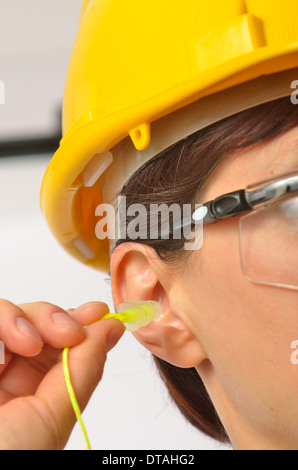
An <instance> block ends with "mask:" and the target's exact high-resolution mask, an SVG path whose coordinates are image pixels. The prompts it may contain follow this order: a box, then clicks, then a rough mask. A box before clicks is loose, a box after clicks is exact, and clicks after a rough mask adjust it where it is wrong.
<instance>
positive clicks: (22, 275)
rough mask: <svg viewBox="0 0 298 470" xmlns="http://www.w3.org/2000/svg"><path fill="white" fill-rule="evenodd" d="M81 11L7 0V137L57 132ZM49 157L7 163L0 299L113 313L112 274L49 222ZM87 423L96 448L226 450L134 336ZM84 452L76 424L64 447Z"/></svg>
mask: <svg viewBox="0 0 298 470" xmlns="http://www.w3.org/2000/svg"><path fill="white" fill-rule="evenodd" d="M80 4H81V1H80V0H59V1H58V0H52V1H51V2H46V1H44V0H26V1H24V0H15V1H10V2H6V1H4V0H0V80H3V81H4V82H5V87H6V103H5V105H1V106H0V140H1V138H2V139H7V138H10V139H11V138H14V137H20V136H23V137H24V136H26V137H31V136H37V135H46V134H49V135H50V134H51V133H52V132H53V130H54V129H55V126H56V125H57V123H56V111H57V108H59V106H60V105H61V99H62V95H63V86H64V79H65V73H66V70H67V63H68V58H69V54H70V50H71V45H72V43H73V40H74V37H75V32H76V28H77V22H78V16H79V11H80ZM0 145H1V143H0ZM50 157H51V156H50V155H39V156H32V157H24V156H20V157H10V158H0V298H5V299H8V300H10V301H12V302H14V303H24V302H31V301H38V300H43V301H48V302H52V303H54V304H56V305H59V306H60V307H62V308H65V309H66V308H70V307H77V306H78V305H80V304H82V303H84V302H88V301H92V300H101V301H104V302H106V303H108V305H109V306H110V308H111V309H112V307H113V305H112V301H111V294H110V288H109V286H108V285H106V284H105V282H104V277H105V275H103V274H102V273H100V272H96V271H94V270H92V269H90V268H87V267H85V266H83V265H81V264H80V263H79V262H77V261H76V260H74V259H72V258H71V257H70V256H69V255H68V254H67V253H65V252H64V251H63V250H62V248H61V247H60V246H59V245H58V244H57V242H56V240H54V238H53V237H52V235H51V233H50V231H49V229H48V227H47V225H46V223H45V221H44V219H43V217H42V214H41V212H40V208H39V190H40V185H41V180H42V177H43V174H44V172H45V170H46V167H47V165H48V163H49V160H50ZM0 314H1V312H0ZM84 421H85V424H86V427H87V431H88V434H89V437H90V440H91V444H92V448H93V449H110V450H113V449H121V450H123V449H152V450H153V449H154V450H163V449H172V450H174V449H185V450H193V449H225V447H223V446H220V445H219V444H218V443H216V442H214V441H212V440H211V439H208V438H206V437H204V436H203V435H202V434H201V433H199V432H198V431H197V430H196V429H195V428H193V427H192V426H191V425H190V424H188V423H187V422H186V421H185V419H184V418H183V417H182V416H181V415H180V412H179V411H178V410H177V409H176V407H175V406H174V405H173V404H172V403H171V401H170V399H169V396H168V392H167V391H166V390H165V388H164V386H163V384H162V382H161V379H160V378H159V376H158V374H157V372H156V370H155V366H154V364H153V361H152V359H151V356H150V354H149V353H148V352H147V351H146V350H144V349H143V348H142V347H141V346H140V345H139V344H138V343H137V342H136V341H135V339H134V338H133V337H132V336H131V335H130V334H129V333H125V335H124V337H123V338H122V339H121V341H120V343H119V344H118V345H117V347H116V348H115V349H114V350H113V351H111V352H110V353H109V356H108V361H107V364H106V368H105V372H104V377H103V380H102V382H101V383H100V385H99V387H98V388H97V390H96V392H95V393H94V395H93V397H92V399H91V401H90V403H89V405H88V407H87V409H86V411H85V413H84ZM16 424H17V423H16ZM0 425H1V423H0ZM84 448H85V444H84V440H83V437H82V435H81V432H80V428H79V427H78V425H77V426H76V427H75V430H74V432H73V434H72V436H71V438H70V440H69V443H68V445H67V447H66V449H84Z"/></svg>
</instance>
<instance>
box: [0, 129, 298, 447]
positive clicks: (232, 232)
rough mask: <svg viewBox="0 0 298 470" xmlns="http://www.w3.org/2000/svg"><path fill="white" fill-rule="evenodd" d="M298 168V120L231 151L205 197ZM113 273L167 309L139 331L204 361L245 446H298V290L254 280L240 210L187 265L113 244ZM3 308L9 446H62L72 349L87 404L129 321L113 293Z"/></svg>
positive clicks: (164, 348) (170, 355) (1, 432)
mask: <svg viewBox="0 0 298 470" xmlns="http://www.w3.org/2000/svg"><path fill="white" fill-rule="evenodd" d="M297 167H298V128H296V129H294V130H293V131H291V132H289V133H288V134H286V135H285V136H283V137H281V138H278V139H275V140H274V141H272V142H271V143H269V144H268V143H267V144H266V145H263V146H261V147H258V148H257V149H254V150H249V151H244V152H242V153H241V154H237V155H230V156H228V157H226V158H225V159H224V160H223V161H222V162H221V164H220V165H219V166H218V167H217V169H216V170H215V171H214V173H213V174H212V176H211V177H210V180H209V184H208V186H207V190H206V193H205V200H204V201H198V202H205V201H207V200H210V199H213V198H215V197H217V196H219V195H221V194H223V193H225V192H227V191H233V190H236V189H239V188H242V187H245V186H246V185H247V184H250V183H253V182H255V181H258V180H262V179H266V178H268V177H270V176H272V175H274V174H278V173H283V172H286V171H290V170H292V169H295V168H297ZM293 256H295V253H293ZM111 276H112V290H113V297H114V303H115V306H116V307H117V306H118V304H119V303H121V302H124V301H134V300H146V299H148V300H149V299H150V300H157V301H159V302H160V303H161V305H162V315H161V317H160V318H159V319H158V320H156V321H154V322H152V323H151V324H149V325H148V326H146V327H144V328H142V329H141V330H139V331H138V332H136V333H135V336H136V338H137V339H138V340H139V341H140V342H141V343H142V344H143V345H144V346H145V347H146V348H147V349H149V350H150V351H152V352H153V353H154V354H156V355H157V356H159V357H161V358H163V359H165V360H167V361H168V362H170V363H172V364H175V365H177V366H179V367H196V369H197V371H198V373H199V374H200V376H201V377H202V379H203V381H204V383H205V386H206V388H207V390H208V392H209V394H210V397H211V399H212V401H213V402H214V404H215V407H216V409H217V412H218V414H219V416H220V418H221V420H222V422H223V424H224V426H225V428H226V430H227V432H228V434H229V436H230V439H231V441H232V443H233V445H234V447H235V448H236V449H250V450H252V449H298V430H297V426H296V423H297V420H298V405H297V399H296V397H297V385H298V378H297V377H298V376H297V366H295V365H293V364H292V363H291V361H290V355H291V350H290V345H291V343H292V342H293V341H294V340H296V339H297V337H298V333H296V330H297V318H296V317H297V309H298V294H297V292H294V291H289V290H286V289H279V288H273V287H265V286H259V285H255V284H252V283H250V282H249V281H247V280H246V279H245V277H244V276H243V274H242V271H241V267H240V259H239V253H238V224H237V220H236V219H233V220H229V221H225V222H221V223H220V224H218V225H212V226H209V227H208V229H207V231H206V233H205V236H204V245H203V248H202V249H201V250H200V251H194V252H191V254H190V256H189V258H188V260H187V262H186V263H183V265H182V266H179V265H177V264H175V265H166V264H165V263H164V262H163V261H161V260H160V259H159V258H158V257H157V255H156V253H155V252H154V250H152V249H151V248H149V247H148V246H146V245H142V244H137V243H125V244H122V245H120V246H119V247H117V249H116V250H115V251H114V252H113V255H112V259H111ZM0 312H1V315H0V338H1V340H2V341H3V342H4V343H5V353H6V355H5V364H4V365H0V422H1V428H0V449H1V450H3V449H12V450H13V449H62V448H63V447H64V446H65V444H66V442H67V440H68V438H69V435H70V433H71V431H72V428H73V426H74V424H75V422H76V420H75V416H74V413H73V410H72V407H71V405H70V402H69V397H68V394H67V391H66V387H65V382H64V376H63V371H62V364H61V352H62V349H63V348H64V347H66V346H68V347H71V350H70V355H69V359H70V369H71V370H70V371H71V376H72V381H73V385H74V389H75V390H76V394H77V398H78V402H79V403H80V406H81V409H82V410H83V409H84V407H85V406H86V404H87V402H88V400H89V398H90V397H91V395H92V393H93V391H94V389H95V388H96V386H97V384H98V382H99V381H100V379H101V377H102V373H103V367H104V363H105V361H106V357H107V353H108V351H109V350H110V349H111V348H113V347H114V346H115V345H116V343H117V342H118V340H119V339H120V337H121V336H122V334H123V333H124V331H125V328H124V326H123V325H122V323H120V322H119V321H117V320H112V319H110V320H103V321H99V320H100V319H101V318H102V317H103V316H104V315H105V314H106V313H107V312H108V306H107V305H106V304H104V303H101V302H91V303H88V304H85V305H82V306H80V307H78V308H77V309H69V310H67V311H64V310H62V309H61V308H59V307H57V306H55V305H52V304H49V303H46V302H35V303H29V304H23V305H14V304H12V303H11V302H8V301H7V300H1V299H0ZM57 313H58V315H57ZM54 320H55V321H56V323H55V321H54ZM57 320H58V324H57ZM83 325H88V327H87V328H85V329H83V328H82V327H83ZM82 364H84V367H82ZM28 429H30V432H28Z"/></svg>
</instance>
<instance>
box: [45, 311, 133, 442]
mask: <svg viewBox="0 0 298 470" xmlns="http://www.w3.org/2000/svg"><path fill="white" fill-rule="evenodd" d="M124 331H125V327H124V325H123V324H122V323H121V322H120V321H119V320H115V319H108V320H100V321H97V322H95V323H93V324H91V325H90V326H88V327H86V333H87V336H86V339H84V341H82V342H81V343H80V344H79V345H77V346H75V347H73V348H71V349H70V350H69V371H70V378H71V381H72V385H73V388H74V390H75V394H76V397H77V401H78V404H79V406H80V409H81V411H83V409H84V408H85V406H86V405H87V403H88V401H89V399H90V397H91V395H92V393H93V392H94V390H95V388H96V387H97V385H98V383H99V381H100V380H101V378H102V375H103V370H104V365H105V362H106V358H107V353H108V352H109V351H110V350H111V349H112V348H113V347H114V346H115V345H116V344H117V343H118V341H119V339H120V338H121V336H122V335H123V333H124ZM36 397H37V398H39V399H42V403H43V404H45V405H46V406H45V407H44V409H43V413H45V414H44V419H47V420H48V422H51V423H52V424H53V426H52V428H53V433H54V436H53V439H54V441H55V442H56V444H55V445H54V447H57V445H58V448H63V447H64V446H65V444H66V442H67V440H68V438H69V435H70V433H71V431H72V428H73V426H74V424H75V423H76V418H75V414H74V411H73V409H72V406H71V403H70V399H69V396H68V392H67V388H66V384H65V378H64V373H63V367H62V361H61V362H59V363H58V364H56V365H55V366H54V367H53V368H52V369H51V370H50V371H49V373H48V374H47V375H46V376H45V378H44V379H43V381H42V382H41V384H40V386H39V387H38V390H37V392H36Z"/></svg>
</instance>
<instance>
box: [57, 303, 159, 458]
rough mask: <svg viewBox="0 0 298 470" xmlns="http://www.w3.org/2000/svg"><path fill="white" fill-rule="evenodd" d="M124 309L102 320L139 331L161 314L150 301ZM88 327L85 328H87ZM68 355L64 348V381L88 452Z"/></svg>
mask: <svg viewBox="0 0 298 470" xmlns="http://www.w3.org/2000/svg"><path fill="white" fill-rule="evenodd" d="M122 308H123V311H122V312H119V313H114V312H110V313H107V314H106V315H105V316H104V317H102V318H101V320H106V319H108V318H115V319H116V320H120V321H121V322H122V323H123V324H124V325H125V327H126V328H127V329H128V330H129V331H136V330H137V329H139V328H141V327H143V326H145V325H147V324H148V323H150V322H151V321H152V320H154V319H156V318H157V317H158V316H159V315H160V314H161V306H160V304H159V303H158V302H155V301H150V300H149V301H144V300H138V301H135V302H127V303H123V304H120V305H119V310H122ZM86 326H87V325H86ZM86 326H84V328H86ZM68 353H69V348H64V350H63V354H62V364H63V372H64V379H65V383H66V387H67V390H68V394H69V398H70V402H71V404H72V407H73V410H74V413H75V415H76V418H77V420H78V422H79V424H80V426H81V429H82V432H83V435H84V439H85V441H86V445H87V450H91V445H90V441H89V438H88V434H87V431H86V428H85V425H84V422H83V419H82V414H81V410H80V407H79V404H78V401H77V399H76V395H75V392H74V388H73V386H72V383H71V378H70V372H69V360H68Z"/></svg>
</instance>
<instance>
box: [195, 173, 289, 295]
mask: <svg viewBox="0 0 298 470" xmlns="http://www.w3.org/2000/svg"><path fill="white" fill-rule="evenodd" d="M239 216H240V218H239V249H240V259H241V266H242V271H243V273H244V275H245V277H246V278H247V279H248V280H249V281H251V282H254V283H257V284H262V285H268V286H275V287H282V288H287V289H293V290H298V272H297V271H298V270H297V268H298V169H297V170H295V171H293V172H291V173H287V174H283V175H280V176H279V177H275V178H272V179H268V180H265V181H261V182H259V183H256V184H254V185H250V186H248V187H247V188H246V189H242V190H239V191H234V192H231V193H227V194H224V195H222V196H220V197H217V198H216V199H214V200H212V201H209V202H207V203H206V204H203V205H202V206H201V207H199V208H198V209H196V210H195V211H193V213H192V223H194V224H198V223H203V226H204V225H205V224H210V223H213V222H219V221H221V220H225V219H229V218H233V217H239Z"/></svg>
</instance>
